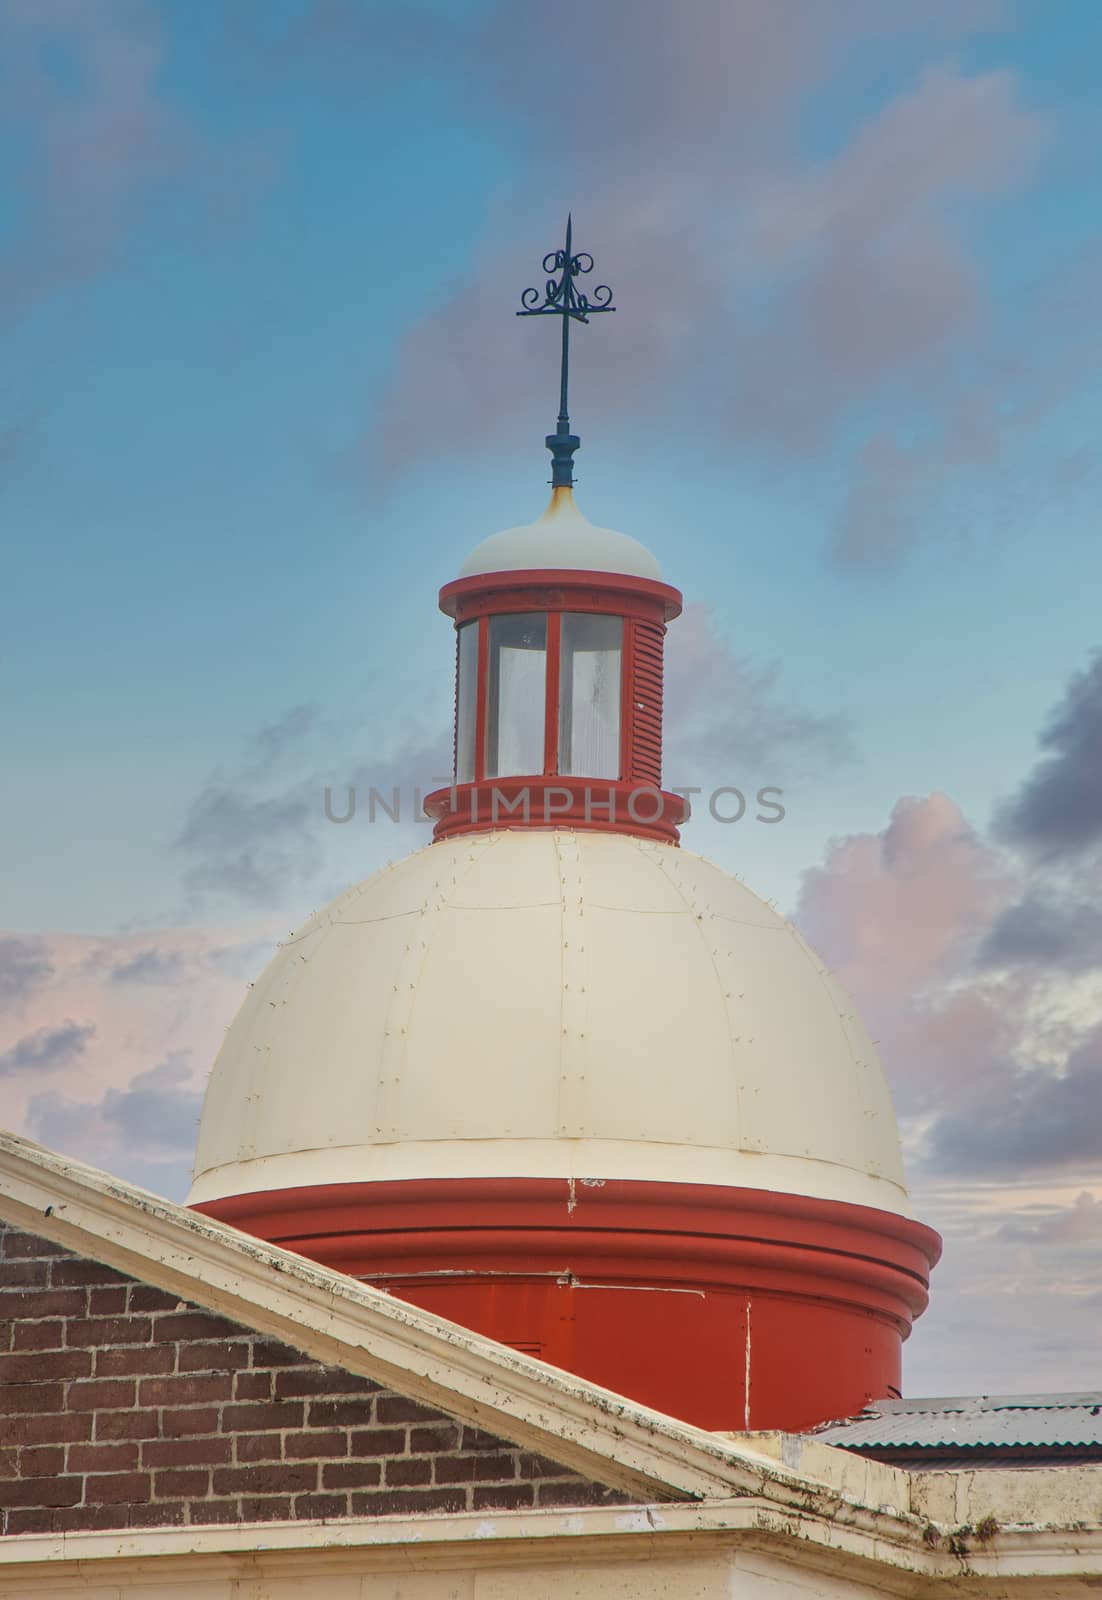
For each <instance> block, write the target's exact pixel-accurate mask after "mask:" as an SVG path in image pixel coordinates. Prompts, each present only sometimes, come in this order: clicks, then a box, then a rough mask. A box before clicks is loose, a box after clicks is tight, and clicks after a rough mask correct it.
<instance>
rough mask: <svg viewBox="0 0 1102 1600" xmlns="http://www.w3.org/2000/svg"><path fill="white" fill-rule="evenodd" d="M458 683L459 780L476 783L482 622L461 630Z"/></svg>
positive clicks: (457, 737) (470, 623) (457, 765)
mask: <svg viewBox="0 0 1102 1600" xmlns="http://www.w3.org/2000/svg"><path fill="white" fill-rule="evenodd" d="M458 650H459V657H458V666H457V672H458V674H459V679H458V684H457V687H456V696H455V781H456V783H473V782H474V735H475V718H476V716H477V711H478V623H477V622H464V623H463V625H462V626H461V627H460V628H459V630H458Z"/></svg>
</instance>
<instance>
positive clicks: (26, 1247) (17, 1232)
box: [3, 1228, 68, 1257]
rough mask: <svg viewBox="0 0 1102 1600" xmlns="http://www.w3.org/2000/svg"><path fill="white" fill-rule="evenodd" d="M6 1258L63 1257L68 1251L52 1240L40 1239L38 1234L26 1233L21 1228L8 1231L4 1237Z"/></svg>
mask: <svg viewBox="0 0 1102 1600" xmlns="http://www.w3.org/2000/svg"><path fill="white" fill-rule="evenodd" d="M3 1242H4V1250H3V1253H4V1255H5V1256H8V1257H10V1256H63V1255H67V1254H68V1251H66V1250H64V1249H63V1248H62V1246H61V1245H59V1244H54V1242H53V1240H52V1239H40V1238H39V1237H38V1235H37V1234H34V1233H24V1232H23V1231H22V1230H21V1229H19V1228H9V1229H6V1230H5V1232H4V1235H3Z"/></svg>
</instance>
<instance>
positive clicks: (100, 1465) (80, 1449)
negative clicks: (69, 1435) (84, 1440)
mask: <svg viewBox="0 0 1102 1600" xmlns="http://www.w3.org/2000/svg"><path fill="white" fill-rule="evenodd" d="M137 1465H138V1447H137V1445H136V1444H134V1443H133V1442H132V1441H130V1442H125V1443H118V1444H71V1445H70V1446H69V1471H70V1472H133V1471H134V1470H135V1469H136V1468H137Z"/></svg>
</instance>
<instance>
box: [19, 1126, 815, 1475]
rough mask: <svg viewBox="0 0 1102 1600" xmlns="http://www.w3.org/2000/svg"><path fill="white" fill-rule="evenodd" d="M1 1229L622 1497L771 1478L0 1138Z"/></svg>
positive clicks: (759, 1463)
mask: <svg viewBox="0 0 1102 1600" xmlns="http://www.w3.org/2000/svg"><path fill="white" fill-rule="evenodd" d="M0 1218H2V1219H3V1220H6V1221H8V1222H10V1223H12V1224H15V1225H18V1226H19V1227H20V1228H23V1229H26V1230H27V1231H28V1232H32V1233H35V1234H38V1235H40V1236H41V1237H43V1238H46V1239H50V1240H53V1241H54V1242H55V1243H56V1244H59V1245H62V1246H64V1247H65V1248H66V1249H69V1250H72V1251H74V1252H76V1253H78V1254H80V1255H85V1256H89V1257H91V1258H92V1259H93V1260H95V1261H99V1262H102V1263H104V1264H105V1265H107V1266H110V1267H114V1268H115V1269H116V1271H118V1272H123V1273H126V1274H128V1275H129V1276H131V1277H136V1278H140V1279H141V1280H142V1281H143V1282H147V1283H151V1284H153V1285H155V1286H156V1287H157V1288H161V1289H165V1290H167V1291H169V1292H170V1293H174V1294H178V1295H179V1296H180V1297H181V1298H182V1299H186V1300H191V1301H194V1302H196V1303H197V1304H199V1305H201V1306H203V1307H205V1308H206V1309H208V1310H210V1311H214V1312H217V1313H218V1314H220V1315H222V1316H225V1317H228V1318H230V1319H231V1320H233V1321H236V1322H241V1323H244V1324H245V1325H246V1326H247V1327H250V1328H254V1329H256V1330H257V1331H258V1332H261V1333H264V1334H267V1335H269V1336H271V1337H274V1338H277V1339H280V1340H281V1341H282V1342H284V1343H285V1344H289V1345H291V1346H292V1347H293V1348H294V1349H297V1350H301V1351H302V1352H303V1353H304V1354H306V1355H308V1356H311V1357H312V1358H314V1359H315V1360H317V1361H322V1362H324V1363H326V1364H327V1365H330V1366H337V1367H342V1368H344V1369H345V1370H346V1371H348V1372H353V1373H356V1374H358V1375H360V1376H363V1377H367V1378H371V1379H373V1380H375V1381H376V1382H377V1383H381V1384H384V1385H385V1386H386V1387H388V1388H394V1389H397V1390H398V1391H399V1392H400V1393H402V1394H405V1395H408V1396H409V1397H411V1398H412V1399H416V1400H420V1401H422V1402H423V1403H424V1404H426V1405H431V1406H435V1407H438V1408H440V1409H442V1410H445V1411H448V1412H450V1413H451V1414H452V1415H454V1416H457V1417H459V1418H461V1419H462V1420H463V1421H464V1422H470V1423H472V1424H474V1425H476V1426H478V1427H479V1428H483V1429H485V1430H486V1431H488V1432H490V1433H496V1434H499V1435H501V1436H503V1437H504V1438H507V1439H510V1440H511V1441H513V1442H514V1443H516V1444H519V1445H521V1446H523V1447H524V1448H526V1449H531V1450H534V1451H536V1452H538V1453H540V1454H544V1455H549V1456H551V1457H552V1458H553V1459H555V1460H556V1461H559V1462H561V1463H562V1464H563V1465H564V1466H567V1467H569V1468H571V1469H572V1470H574V1471H576V1472H579V1473H581V1474H583V1475H584V1476H586V1477H588V1478H591V1479H595V1480H596V1481H598V1482H600V1483H604V1484H607V1485H609V1486H610V1487H612V1488H616V1489H620V1490H623V1491H625V1492H627V1493H630V1494H636V1495H639V1496H642V1497H644V1498H648V1499H652V1500H653V1499H671V1498H690V1499H703V1498H709V1497H715V1496H720V1497H724V1496H727V1495H730V1494H731V1493H737V1492H738V1491H739V1490H740V1489H742V1490H744V1491H745V1490H746V1489H747V1488H750V1487H753V1488H754V1489H755V1490H760V1487H761V1483H762V1474H763V1472H765V1473H766V1474H767V1475H768V1476H769V1477H776V1476H777V1464H776V1462H775V1461H770V1460H769V1458H768V1457H767V1456H766V1455H764V1454H763V1455H762V1456H760V1457H759V1456H757V1455H756V1454H755V1453H754V1452H753V1451H752V1450H748V1451H743V1450H735V1449H734V1448H733V1447H732V1446H731V1445H730V1443H729V1442H728V1441H725V1440H723V1439H720V1438H718V1437H717V1436H716V1435H714V1434H710V1433H707V1432H705V1431H704V1430H703V1429H700V1428H695V1427H693V1426H691V1425H690V1424H688V1423H683V1422H680V1421H678V1420H677V1419H675V1418H673V1417H668V1416H665V1415H663V1414H662V1413H660V1412H656V1411H650V1410H648V1409H647V1408H646V1407H644V1406H640V1405H637V1404H636V1403H635V1402H633V1401H631V1400H628V1399H626V1398H625V1397H624V1396H622V1395H617V1394H614V1393H612V1392H611V1391H610V1390H607V1389H602V1388H600V1387H598V1386H597V1385H596V1384H591V1383H587V1382H585V1381H584V1380H583V1379H581V1378H577V1377H575V1376H574V1375H573V1374H570V1373H566V1372H563V1371H560V1370H559V1369H558V1368H557V1367H551V1366H548V1365H546V1364H545V1363H544V1362H542V1361H537V1360H536V1359H534V1358H533V1357H531V1356H526V1355H523V1354H521V1353H519V1352H517V1351H514V1350H511V1349H509V1348H508V1347H506V1346H504V1345H500V1344H498V1343H497V1342H496V1341H494V1340H492V1339H487V1338H484V1337H482V1336H481V1335H480V1334H476V1333H472V1332H470V1331H469V1330H468V1329H466V1328H462V1327H459V1326H458V1325H457V1324H455V1323H452V1322H448V1321H446V1320H445V1319H444V1318H443V1317H438V1316H435V1315H434V1314H433V1313H432V1312H429V1311H423V1310H421V1309H420V1308H419V1307H417V1306H413V1305H410V1304H408V1303H407V1302H405V1301H402V1300H397V1299H392V1298H391V1297H390V1296H389V1295H388V1294H386V1293H385V1292H383V1291H382V1290H379V1289H376V1288H372V1287H370V1286H369V1285H367V1284H363V1283H360V1282H358V1281H357V1280H356V1279H355V1278H350V1277H348V1276H346V1275H345V1274H344V1273H341V1272H336V1271H333V1270H331V1269H330V1268H327V1267H322V1266H318V1265H317V1264H316V1263H314V1262H312V1261H308V1260H306V1259H305V1258H304V1257H303V1256H299V1255H295V1254H293V1253H292V1252H290V1251H287V1250H281V1249H279V1248H278V1246H275V1245H271V1244H268V1243H266V1242H265V1241H263V1240H260V1239H255V1238H253V1237H252V1236H250V1235H248V1234H244V1233H240V1232H239V1231H238V1230H237V1229H236V1228H232V1227H229V1226H228V1225H227V1224H225V1223H220V1222H216V1221H214V1220H213V1219H212V1218H210V1217H205V1216H202V1215H200V1214H199V1213H198V1212H194V1211H190V1210H188V1209H187V1208H186V1207H184V1206H180V1205H176V1204H174V1203H173V1202H172V1201H169V1200H163V1199H161V1198H159V1197H158V1196H156V1195H152V1194H149V1193H147V1192H146V1191H145V1190H143V1189H139V1188H136V1187H135V1186H134V1185H132V1184H129V1183H126V1182H124V1181H123V1180H122V1179H121V1178H114V1177H111V1176H109V1175H108V1174H106V1173H103V1172H99V1171H97V1170H96V1169H95V1168H93V1167H88V1166H85V1165H84V1164H82V1163H81V1162H77V1161H72V1160H70V1159H69V1158H68V1157H65V1156H60V1155H57V1154H56V1153H54V1152H53V1151H50V1150H46V1149H44V1148H43V1147H42V1146H41V1145H37V1144H34V1143H32V1142H31V1141H30V1140H27V1139H22V1138H19V1137H18V1136H16V1135H14V1134H10V1133H3V1132H0ZM781 1476H782V1477H783V1476H787V1474H783V1473H782V1474H781Z"/></svg>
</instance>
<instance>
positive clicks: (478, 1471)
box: [435, 1454, 517, 1483]
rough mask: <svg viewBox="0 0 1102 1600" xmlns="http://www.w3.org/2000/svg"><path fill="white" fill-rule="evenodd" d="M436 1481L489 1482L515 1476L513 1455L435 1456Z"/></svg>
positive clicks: (515, 1460)
mask: <svg viewBox="0 0 1102 1600" xmlns="http://www.w3.org/2000/svg"><path fill="white" fill-rule="evenodd" d="M435 1468H436V1481H437V1483H489V1482H491V1481H493V1480H496V1479H500V1480H503V1481H504V1480H505V1479H508V1478H515V1477H516V1475H517V1458H516V1456H515V1455H500V1456H491V1455H480V1454H479V1455H469V1456H467V1455H462V1456H437V1457H436V1458H435Z"/></svg>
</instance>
